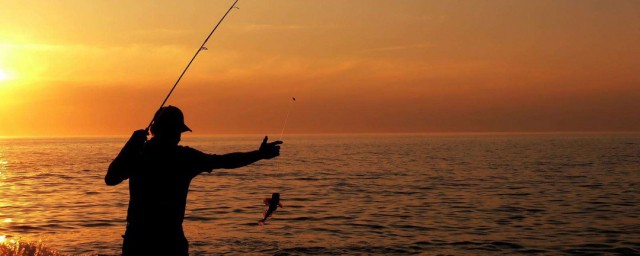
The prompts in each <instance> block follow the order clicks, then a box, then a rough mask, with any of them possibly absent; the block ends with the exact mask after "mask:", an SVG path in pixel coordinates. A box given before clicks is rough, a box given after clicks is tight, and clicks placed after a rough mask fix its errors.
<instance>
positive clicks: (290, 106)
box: [278, 97, 296, 140]
mask: <svg viewBox="0 0 640 256" xmlns="http://www.w3.org/2000/svg"><path fill="white" fill-rule="evenodd" d="M291 99H292V101H291V104H290V105H289V111H287V116H286V117H285V118H284V123H283V124H282V130H281V131H280V138H279V139H278V140H282V135H283V134H284V129H285V128H286V127H287V120H289V115H291V109H293V104H294V103H295V102H296V97H291Z"/></svg>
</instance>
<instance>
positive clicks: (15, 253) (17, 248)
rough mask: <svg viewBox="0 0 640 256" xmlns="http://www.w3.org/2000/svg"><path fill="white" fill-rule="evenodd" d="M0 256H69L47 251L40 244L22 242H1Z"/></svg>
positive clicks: (50, 250)
mask: <svg viewBox="0 0 640 256" xmlns="http://www.w3.org/2000/svg"><path fill="white" fill-rule="evenodd" d="M0 238H1V239H0V256H71V255H70V254H64V253H60V252H57V251H55V250H52V249H48V248H46V247H45V246H44V244H43V243H42V242H22V241H14V240H10V241H1V240H5V238H4V236H2V237H0Z"/></svg>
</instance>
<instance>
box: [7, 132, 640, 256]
mask: <svg viewBox="0 0 640 256" xmlns="http://www.w3.org/2000/svg"><path fill="white" fill-rule="evenodd" d="M126 139H127V138H48V139H45V138H38V139H30V138H5V139H0V237H1V236H3V235H4V236H5V238H6V240H9V239H21V240H26V241H38V240H41V241H42V242H43V243H44V244H45V245H47V246H48V247H49V248H52V249H56V250H59V251H61V252H65V253H72V254H90V255H96V254H100V255H117V254H118V253H119V250H120V245H121V242H122V239H121V235H122V234H123V233H124V228H125V216H126V209H127V204H128V183H127V182H124V183H123V184H121V185H119V186H115V187H107V186H106V185H104V181H103V177H104V174H105V171H106V169H107V166H108V164H109V162H110V161H111V160H112V159H113V158H114V157H115V155H117V153H118V151H119V149H120V148H121V146H122V145H123V144H124V142H125V141H126ZM260 141H261V136H227V137H223V136H220V137H187V138H185V140H184V141H183V143H182V144H183V145H189V146H191V147H194V148H197V149H200V150H202V151H205V152H210V153H217V154H221V153H225V152H233V151H248V150H253V149H255V148H257V146H258V144H259V143H260ZM273 192H280V193H281V198H282V203H283V204H284V208H281V209H279V210H278V211H277V212H276V214H275V215H274V217H273V219H271V220H270V221H269V222H268V225H265V226H259V225H258V224H257V221H258V220H259V219H260V218H261V216H262V212H263V211H264V209H265V206H264V205H262V200H263V199H264V198H266V197H269V196H270V195H271V193H273ZM186 216H187V217H186V219H185V222H184V229H185V232H186V235H187V238H188V239H189V242H190V244H191V246H190V252H191V254H192V255H217V254H230V255H274V254H275V255H307V254H315V255H325V254H346V255H362V254H365V255H408V254H424V255H436V254H443V255H523V254H530V255H536V254H538V255H638V254H640V135H638V134H618V135H615V134H614V135H605V134H596V135H594V134H560V135H558V134H556V135H524V134H522V135H317V136H287V137H286V138H285V144H284V145H283V147H282V156H281V157H280V158H278V159H275V160H271V161H262V162H258V163H256V164H254V165H251V166H248V167H244V168H240V169H234V170H221V171H214V172H213V173H211V174H204V175H201V176H199V177H197V178H196V179H195V180H194V182H193V183H192V186H191V192H190V193H189V200H188V204H187V212H186ZM158 246H162V245H161V244H159V245H158Z"/></svg>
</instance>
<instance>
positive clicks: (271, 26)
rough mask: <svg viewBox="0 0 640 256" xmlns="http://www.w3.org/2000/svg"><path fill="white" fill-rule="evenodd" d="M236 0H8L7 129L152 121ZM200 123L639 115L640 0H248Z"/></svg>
mask: <svg viewBox="0 0 640 256" xmlns="http://www.w3.org/2000/svg"><path fill="white" fill-rule="evenodd" d="M231 3H232V1H231V0H229V1H226V0H225V1H222V0H219V1H218V0H216V1H214V0H209V1H204V0H202V1H158V0H147V1H111V0H94V1H80V0H77V1H76V0H73V1H72V0H61V1H48V0H26V1H9V0H0V6H2V8H0V136H30V135H37V136H57V135H65V136H68V135H71V136H74V135H75V136H84V135H124V134H129V133H130V132H131V131H132V130H134V129H139V128H144V127H145V126H146V124H147V123H148V122H149V119H150V118H151V117H152V115H153V113H154V111H155V109H156V108H157V107H158V105H159V104H160V102H161V100H162V99H163V97H164V95H165V94H166V93H167V92H168V90H169V89H170V87H171V86H172V85H173V83H174V81H175V79H176V78H177V76H178V75H179V74H180V72H181V71H182V69H183V68H184V66H185V65H186V63H187V62H188V60H189V58H191V56H192V55H193V53H194V51H195V50H196V49H197V47H198V46H199V44H200V43H201V42H202V40H203V39H204V37H205V36H206V34H207V33H208V32H209V31H210V29H211V28H212V26H213V25H214V24H215V23H216V22H217V21H218V20H219V19H220V17H221V16H222V15H223V14H224V12H225V11H226V9H227V8H228V6H229V5H230V4H231ZM238 5H239V6H240V10H235V11H233V12H232V13H231V14H230V16H229V17H227V20H226V21H225V23H224V24H223V25H222V26H221V28H220V29H219V30H218V32H216V34H215V35H214V37H213V38H212V40H211V41H210V43H209V44H208V45H207V47H208V48H209V50H208V51H205V52H202V53H201V54H200V56H199V57H198V59H197V60H196V61H195V63H194V64H193V66H192V67H191V69H190V70H189V71H188V73H187V75H186V77H185V78H184V79H183V81H182V82H181V84H180V86H179V87H178V89H177V91H176V92H175V93H174V95H173V96H172V98H171V99H170V100H169V103H170V104H172V105H177V106H179V107H181V108H182V109H183V111H184V112H185V116H186V120H187V123H188V125H189V126H190V127H191V128H192V129H193V130H194V134H216V133H227V134H228V133H260V134H262V133H268V134H277V133H279V131H280V129H281V127H282V122H283V119H284V117H285V115H286V112H287V108H288V106H289V103H290V100H289V97H290V96H292V95H295V96H296V98H298V99H299V100H298V101H297V103H296V105H295V107H294V109H293V112H292V114H291V118H290V120H289V123H288V126H287V131H288V132H291V133H325V132H326V133H341V132H349V133H354V132H355V133H357V132H519V131H521V132H552V131H587V132H588V131H640V1H633V0H629V1H624V0H616V1H604V0H599V1H589V0H575V1H569V0H560V1H559V0H549V1H542V0H541V1H525V0H522V1H516V0H504V1H499V0H494V1H444V0H442V1H427V0H413V1H411V0H403V1H398V0H385V1H381V0H349V1H344V0H305V1H293V0H289V1H278V0H269V1H264V0H240V2H239V4H238Z"/></svg>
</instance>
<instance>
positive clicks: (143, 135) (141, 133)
mask: <svg viewBox="0 0 640 256" xmlns="http://www.w3.org/2000/svg"><path fill="white" fill-rule="evenodd" d="M147 136H149V132H148V131H147V130H144V129H141V130H137V131H134V132H133V135H131V138H130V139H129V140H130V141H136V142H145V141H147Z"/></svg>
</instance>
